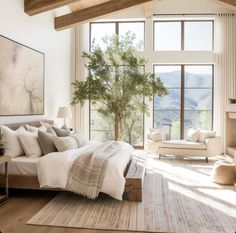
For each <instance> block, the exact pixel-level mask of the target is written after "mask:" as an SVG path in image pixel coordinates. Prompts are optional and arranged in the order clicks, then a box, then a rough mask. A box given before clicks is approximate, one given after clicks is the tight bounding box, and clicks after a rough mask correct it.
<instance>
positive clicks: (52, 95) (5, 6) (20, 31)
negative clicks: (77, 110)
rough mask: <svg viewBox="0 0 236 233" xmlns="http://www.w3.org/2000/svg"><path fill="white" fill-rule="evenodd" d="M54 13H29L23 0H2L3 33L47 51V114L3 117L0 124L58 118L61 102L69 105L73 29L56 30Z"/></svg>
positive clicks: (0, 9) (0, 28) (1, 19)
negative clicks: (26, 11) (32, 14)
mask: <svg viewBox="0 0 236 233" xmlns="http://www.w3.org/2000/svg"><path fill="white" fill-rule="evenodd" d="M54 14H55V12H54V11H50V12H46V13H42V14H39V15H36V16H28V15H27V14H26V13H24V1H23V0H0V34H1V35H3V36H6V37H8V38H10V39H12V40H15V41H17V42H19V43H22V44H24V45H27V46H29V47H32V48H34V49H36V50H39V51H41V52H43V53H44V54H45V84H44V86H45V96H44V97H45V115H43V116H10V117H0V124H5V123H15V122H25V121H34V120H39V119H42V118H44V119H55V117H56V114H57V109H58V107H59V106H64V105H65V106H69V105H70V86H71V85H70V82H71V81H70V80H71V75H72V74H71V64H72V63H73V62H72V61H73V60H72V58H71V51H72V49H73V43H72V40H73V30H72V29H67V30H64V31H60V32H57V31H55V30H54ZM0 49H4V48H0ZM58 121H59V123H61V120H59V119H58Z"/></svg>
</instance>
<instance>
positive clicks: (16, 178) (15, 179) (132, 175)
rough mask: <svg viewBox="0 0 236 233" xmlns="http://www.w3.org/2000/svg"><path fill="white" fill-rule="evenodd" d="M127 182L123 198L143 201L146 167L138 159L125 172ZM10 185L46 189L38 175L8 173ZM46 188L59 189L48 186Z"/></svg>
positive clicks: (1, 177)
mask: <svg viewBox="0 0 236 233" xmlns="http://www.w3.org/2000/svg"><path fill="white" fill-rule="evenodd" d="M125 174H126V175H125V178H126V184H125V191H124V195H123V198H124V200H127V201H137V202H141V201H142V188H143V181H144V174H145V167H144V166H141V165H139V164H138V163H137V162H136V161H133V160H132V161H131V162H130V163H129V164H128V166H127V169H126V173H125ZM4 184H5V176H4V175H0V187H4ZM8 187H9V188H16V189H42V190H43V189H44V188H40V187H39V181H38V178H37V176H20V175H8ZM44 190H58V189H53V188H47V189H44Z"/></svg>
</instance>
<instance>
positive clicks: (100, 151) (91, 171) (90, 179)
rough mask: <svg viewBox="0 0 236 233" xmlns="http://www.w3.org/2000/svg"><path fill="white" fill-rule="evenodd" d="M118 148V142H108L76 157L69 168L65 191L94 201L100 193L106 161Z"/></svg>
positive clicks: (119, 146)
mask: <svg viewBox="0 0 236 233" xmlns="http://www.w3.org/2000/svg"><path fill="white" fill-rule="evenodd" d="M120 148H121V145H120V144H119V142H115V141H108V142H105V143H102V144H100V145H99V146H97V147H95V148H93V149H92V150H90V151H88V152H86V153H84V154H82V155H80V156H78V158H76V159H75V161H74V162H73V164H72V166H71V168H70V171H69V176H68V180H67V187H66V190H68V191H71V192H74V193H77V194H81V195H84V196H86V197H88V198H90V199H95V198H96V197H97V196H98V194H99V192H100V191H101V187H102V184H103V179H104V176H105V173H106V167H107V163H108V159H109V158H110V157H111V156H114V155H115V154H116V153H117V152H118V151H119V150H120Z"/></svg>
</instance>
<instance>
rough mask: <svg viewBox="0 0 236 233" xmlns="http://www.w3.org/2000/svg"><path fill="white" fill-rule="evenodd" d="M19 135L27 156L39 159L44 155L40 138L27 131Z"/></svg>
mask: <svg viewBox="0 0 236 233" xmlns="http://www.w3.org/2000/svg"><path fill="white" fill-rule="evenodd" d="M18 135H19V139H20V142H21V145H22V147H23V149H24V152H25V154H26V155H27V156H29V157H32V158H37V157H40V156H42V155H43V152H42V150H41V147H40V145H39V141H38V136H36V135H35V134H34V133H30V132H27V131H25V132H21V133H19V134H18Z"/></svg>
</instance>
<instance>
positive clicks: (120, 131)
mask: <svg viewBox="0 0 236 233" xmlns="http://www.w3.org/2000/svg"><path fill="white" fill-rule="evenodd" d="M123 138H124V120H123V119H122V118H118V117H115V141H122V140H123Z"/></svg>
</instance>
